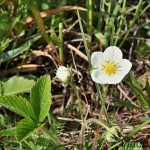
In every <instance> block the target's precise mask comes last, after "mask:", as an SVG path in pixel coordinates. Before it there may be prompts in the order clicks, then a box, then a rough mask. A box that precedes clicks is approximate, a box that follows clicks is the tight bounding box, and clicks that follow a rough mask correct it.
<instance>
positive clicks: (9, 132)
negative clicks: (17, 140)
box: [0, 128, 16, 136]
mask: <svg viewBox="0 0 150 150" xmlns="http://www.w3.org/2000/svg"><path fill="white" fill-rule="evenodd" d="M15 133H16V128H10V129H5V130H0V136H12V135H14V134H15Z"/></svg>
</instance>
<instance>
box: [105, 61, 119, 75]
mask: <svg viewBox="0 0 150 150" xmlns="http://www.w3.org/2000/svg"><path fill="white" fill-rule="evenodd" d="M102 67H103V68H102V70H103V71H104V72H105V73H106V74H107V75H109V76H111V75H114V74H116V72H117V71H118V67H119V65H118V63H116V62H115V61H111V60H107V61H105V63H104V64H102Z"/></svg>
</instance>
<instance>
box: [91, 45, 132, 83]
mask: <svg viewBox="0 0 150 150" xmlns="http://www.w3.org/2000/svg"><path fill="white" fill-rule="evenodd" d="M91 63H92V65H93V67H94V69H93V70H92V73H91V77H92V80H93V81H95V82H97V83H100V84H117V83H119V82H121V80H122V79H123V78H124V76H125V75H126V74H127V73H128V72H129V71H130V69H131V67H132V64H131V62H130V61H129V60H127V59H122V52H121V50H120V49H119V48H118V47H116V46H110V47H108V48H107V49H106V50H105V51H104V52H93V53H92V55H91Z"/></svg>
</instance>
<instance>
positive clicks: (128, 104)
mask: <svg viewBox="0 0 150 150" xmlns="http://www.w3.org/2000/svg"><path fill="white" fill-rule="evenodd" d="M113 101H114V102H116V103H118V104H120V105H122V106H125V107H127V108H131V109H139V108H138V107H137V106H135V105H133V104H131V103H129V102H126V101H123V100H121V99H117V98H113Z"/></svg>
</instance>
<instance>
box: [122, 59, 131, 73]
mask: <svg viewBox="0 0 150 150" xmlns="http://www.w3.org/2000/svg"><path fill="white" fill-rule="evenodd" d="M119 65H120V66H121V71H122V74H124V75H126V74H127V73H128V72H129V71H130V69H131V67H132V63H131V62H130V61H129V60H127V59H122V61H121V62H120V63H119Z"/></svg>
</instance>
